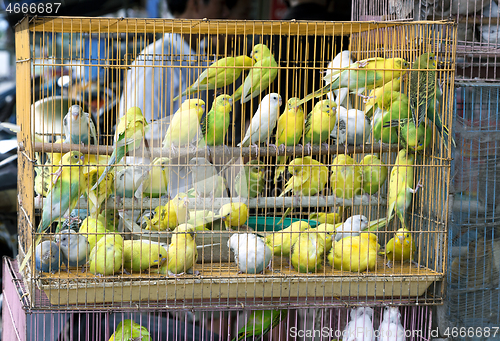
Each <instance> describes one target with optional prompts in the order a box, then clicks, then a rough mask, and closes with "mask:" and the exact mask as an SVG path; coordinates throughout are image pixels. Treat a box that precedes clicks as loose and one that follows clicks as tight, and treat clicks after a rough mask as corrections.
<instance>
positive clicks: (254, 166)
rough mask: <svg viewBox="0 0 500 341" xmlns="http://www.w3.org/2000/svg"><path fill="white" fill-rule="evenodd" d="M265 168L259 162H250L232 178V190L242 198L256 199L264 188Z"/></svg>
mask: <svg viewBox="0 0 500 341" xmlns="http://www.w3.org/2000/svg"><path fill="white" fill-rule="evenodd" d="M265 171H266V168H265V167H264V165H261V164H260V161H259V160H250V161H249V162H247V164H246V165H244V166H243V167H241V170H240V171H239V172H238V174H236V176H235V178H234V187H233V188H234V190H235V191H236V194H238V196H240V197H242V198H256V197H257V196H258V195H259V194H260V193H262V191H263V190H264V188H265V186H266V173H265Z"/></svg>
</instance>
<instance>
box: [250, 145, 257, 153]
mask: <svg viewBox="0 0 500 341" xmlns="http://www.w3.org/2000/svg"><path fill="white" fill-rule="evenodd" d="M252 148H255V155H257V154H258V153H259V146H258V145H257V144H255V143H253V144H251V145H250V153H251V152H252Z"/></svg>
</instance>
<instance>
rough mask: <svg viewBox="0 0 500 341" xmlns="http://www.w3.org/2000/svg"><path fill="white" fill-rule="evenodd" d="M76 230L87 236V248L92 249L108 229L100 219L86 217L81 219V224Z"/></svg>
mask: <svg viewBox="0 0 500 341" xmlns="http://www.w3.org/2000/svg"><path fill="white" fill-rule="evenodd" d="M78 232H79V233H80V234H82V235H83V236H84V237H85V238H87V240H88V242H89V249H90V250H92V249H93V248H94V247H95V245H96V244H97V242H98V241H99V240H101V238H102V237H104V236H105V235H106V233H107V232H109V231H108V230H107V229H106V226H105V225H104V223H103V222H102V221H101V220H98V219H95V218H91V217H87V218H85V219H84V220H83V221H82V225H81V226H80V230H79V231H78Z"/></svg>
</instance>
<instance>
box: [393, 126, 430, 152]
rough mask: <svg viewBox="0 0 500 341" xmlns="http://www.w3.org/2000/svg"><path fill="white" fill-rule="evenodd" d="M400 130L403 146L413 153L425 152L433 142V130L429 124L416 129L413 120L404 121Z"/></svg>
mask: <svg viewBox="0 0 500 341" xmlns="http://www.w3.org/2000/svg"><path fill="white" fill-rule="evenodd" d="M400 123H401V125H400V128H399V136H400V137H401V142H402V145H403V146H405V147H408V148H410V149H411V150H413V151H420V150H424V149H425V148H426V147H427V146H428V145H429V144H430V143H431V141H432V129H431V127H429V125H428V124H427V122H424V123H422V124H420V127H418V128H416V127H415V124H414V123H413V121H412V120H402V121H401V122H400Z"/></svg>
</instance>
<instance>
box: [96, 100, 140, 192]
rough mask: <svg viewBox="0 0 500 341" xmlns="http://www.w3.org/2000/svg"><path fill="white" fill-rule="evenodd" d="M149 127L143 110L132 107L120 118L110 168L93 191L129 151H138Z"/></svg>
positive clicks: (109, 163)
mask: <svg viewBox="0 0 500 341" xmlns="http://www.w3.org/2000/svg"><path fill="white" fill-rule="evenodd" d="M148 130H149V125H148V123H147V122H146V119H145V118H144V116H143V115H142V111H141V109H139V108H138V107H132V108H130V109H128V110H127V113H126V114H125V115H124V116H122V117H120V121H119V122H118V124H117V125H116V131H115V140H114V146H113V153H112V154H111V157H110V158H109V161H108V166H107V167H106V169H105V170H104V172H103V173H102V174H101V176H100V177H99V180H98V181H97V183H96V184H95V185H94V186H93V187H92V190H95V189H96V188H97V185H98V184H100V183H101V181H102V180H104V178H105V177H106V174H108V172H109V171H110V170H111V169H113V167H114V166H115V164H117V163H119V162H120V161H121V160H122V159H123V157H124V156H125V155H127V153H128V152H129V151H132V150H135V149H137V148H138V147H139V146H140V144H141V143H142V140H143V139H144V135H145V134H146V133H147V132H148Z"/></svg>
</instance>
